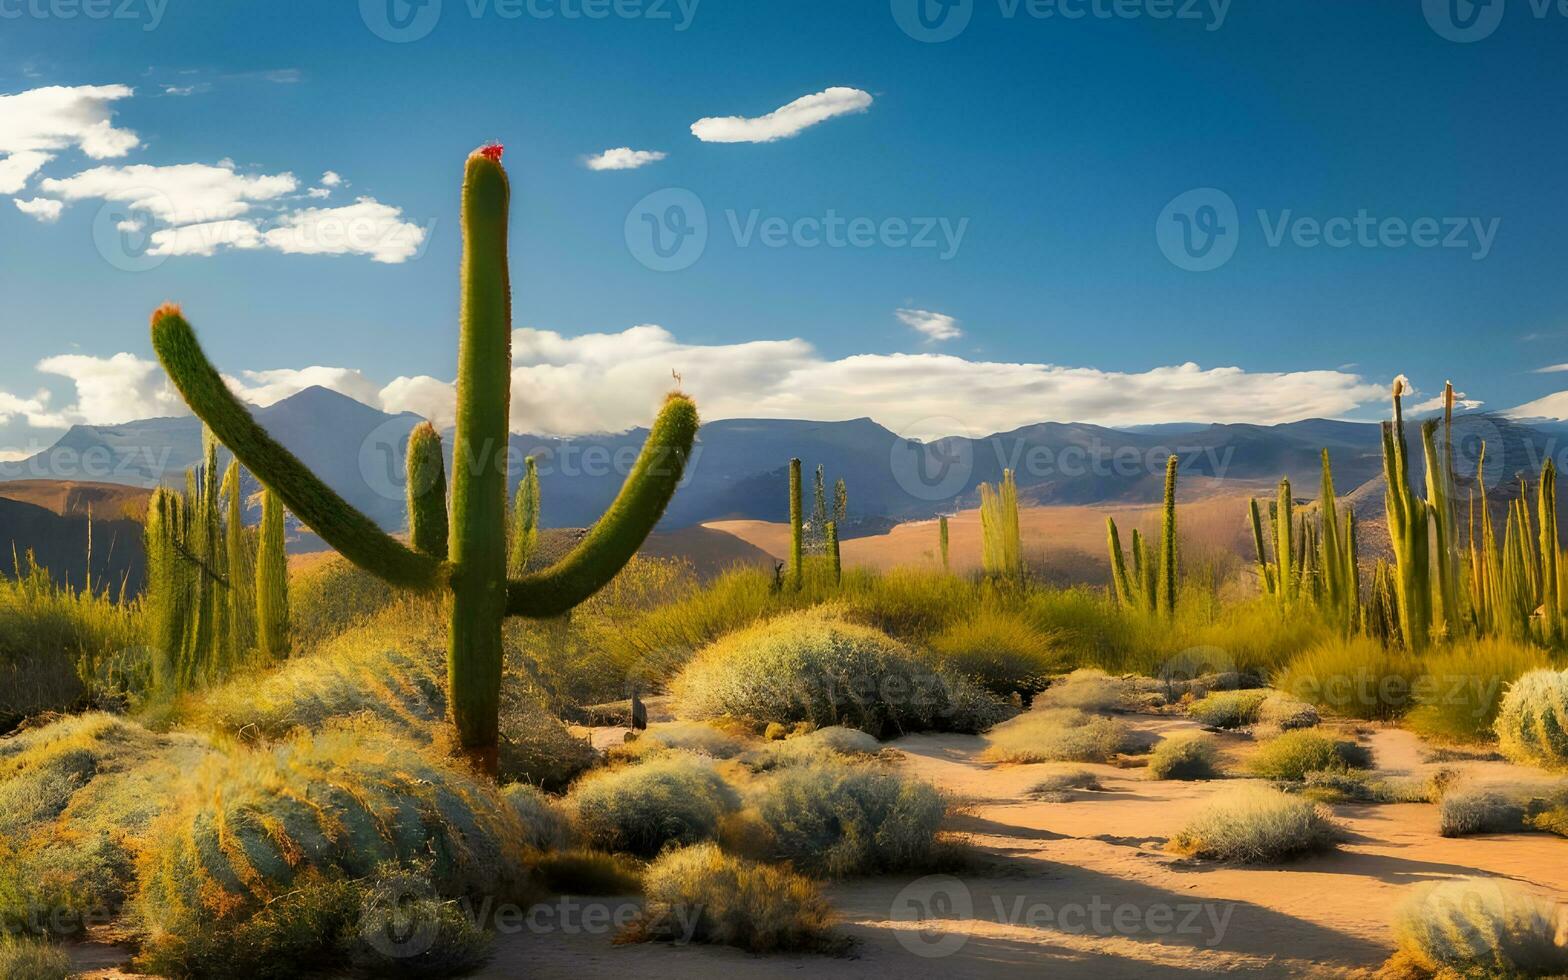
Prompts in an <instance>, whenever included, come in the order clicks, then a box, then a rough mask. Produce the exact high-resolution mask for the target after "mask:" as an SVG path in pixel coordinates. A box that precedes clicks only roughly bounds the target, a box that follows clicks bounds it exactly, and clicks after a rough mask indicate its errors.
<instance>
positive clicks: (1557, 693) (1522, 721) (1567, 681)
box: [1493, 670, 1568, 769]
mask: <svg viewBox="0 0 1568 980" xmlns="http://www.w3.org/2000/svg"><path fill="white" fill-rule="evenodd" d="M1493 727H1494V729H1495V730H1496V732H1497V747H1498V748H1499V749H1501V750H1502V752H1503V754H1504V755H1506V756H1508V757H1509V758H1510V759H1512V760H1514V761H1515V762H1522V763H1525V764H1527V765H1537V766H1544V767H1546V768H1548V769H1562V768H1568V671H1555V670H1535V671H1531V672H1530V673H1528V674H1525V675H1524V676H1522V677H1520V678H1519V679H1518V680H1516V681H1514V682H1513V683H1512V684H1510V685H1509V686H1508V693H1506V694H1504V695H1503V701H1502V705H1501V706H1500V707H1499V708H1498V712H1497V721H1496V723H1495V724H1494V726H1493Z"/></svg>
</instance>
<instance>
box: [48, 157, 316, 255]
mask: <svg viewBox="0 0 1568 980" xmlns="http://www.w3.org/2000/svg"><path fill="white" fill-rule="evenodd" d="M39 186H40V187H42V188H43V189H44V190H45V191H47V192H49V193H50V194H57V195H59V196H60V197H63V198H65V199H66V200H69V201H79V200H84V199H87V198H101V199H103V200H106V201H117V202H120V203H122V204H125V205H126V206H127V207H129V208H131V209H132V210H137V211H146V212H148V213H149V214H151V215H152V216H153V217H155V218H157V219H158V220H159V221H162V222H164V223H166V224H171V225H192V224H201V223H207V222H214V221H221V220H224V219H227V218H237V217H239V216H240V215H243V214H246V213H247V212H249V211H250V210H251V208H252V206H254V205H255V204H256V203H258V202H263V201H272V200H275V199H277V198H279V197H282V196H283V195H285V194H291V193H293V192H294V190H295V188H297V187H298V186H299V182H298V181H297V180H295V179H294V175H293V174H290V173H281V174H259V175H256V176H247V175H245V174H242V173H239V172H238V171H236V170H235V169H234V164H233V162H232V161H227V160H225V161H222V162H221V163H220V165H218V166H209V165H208V164H204V163H181V164H175V165H173V166H167V167H157V166H150V165H148V164H135V165H133V166H129V167H94V168H93V169H91V170H84V171H83V172H81V173H79V174H77V175H76V176H74V177H66V178H64V179H48V180H44V181H43V182H42V183H41V184H40V185H39ZM208 254H210V253H208Z"/></svg>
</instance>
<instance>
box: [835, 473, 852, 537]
mask: <svg viewBox="0 0 1568 980" xmlns="http://www.w3.org/2000/svg"><path fill="white" fill-rule="evenodd" d="M848 516H849V487H848V486H846V485H845V483H844V478H843V477H839V478H838V479H837V480H834V481H833V521H834V523H836V524H838V526H839V527H843V526H844V518H846V517H848Z"/></svg>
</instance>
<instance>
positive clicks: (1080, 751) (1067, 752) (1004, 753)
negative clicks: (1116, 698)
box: [985, 708, 1136, 762]
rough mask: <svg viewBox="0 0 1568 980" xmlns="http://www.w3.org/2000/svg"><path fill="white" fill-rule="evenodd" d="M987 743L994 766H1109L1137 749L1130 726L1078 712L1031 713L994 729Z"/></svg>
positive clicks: (1042, 710)
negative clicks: (1045, 763) (1084, 763)
mask: <svg viewBox="0 0 1568 980" xmlns="http://www.w3.org/2000/svg"><path fill="white" fill-rule="evenodd" d="M986 742H987V745H986V750H985V758H987V759H989V760H991V761H994V762H1106V761H1109V760H1110V758H1111V757H1112V756H1114V755H1116V754H1118V753H1121V752H1128V751H1131V750H1132V749H1134V748H1136V743H1135V740H1134V735H1133V732H1132V729H1131V728H1129V727H1128V726H1127V723H1126V722H1123V721H1121V720H1119V719H1116V718H1106V717H1102V716H1099V715H1091V714H1086V713H1084V712H1082V711H1079V710H1077V709H1076V708H1036V709H1035V710H1033V711H1027V712H1025V713H1023V714H1021V715H1019V716H1018V717H1016V718H1013V719H1012V720H1010V721H1006V722H1003V723H1002V724H1000V725H997V726H996V727H995V728H993V729H992V730H991V732H990V733H989V734H988V735H987V736H986Z"/></svg>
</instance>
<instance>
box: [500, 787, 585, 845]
mask: <svg viewBox="0 0 1568 980" xmlns="http://www.w3.org/2000/svg"><path fill="white" fill-rule="evenodd" d="M501 795H502V796H503V797H505V799H506V802H507V803H509V804H511V806H512V809H513V810H514V811H515V812H516V813H517V819H518V820H519V821H520V822H521V823H522V826H523V841H524V842H525V843H526V844H527V845H528V846H529V847H532V848H534V849H535V850H539V851H554V850H560V849H561V848H564V847H567V846H568V845H569V844H571V840H572V823H571V820H570V818H568V817H567V815H566V814H565V812H563V809H562V807H561V806H560V805H559V804H557V803H556V801H555V800H553V799H551V798H550V797H549V796H548V795H546V794H545V792H544V791H543V790H541V789H539V788H538V787H537V786H530V785H529V784H528V783H512V784H511V785H509V786H505V787H502V789H501Z"/></svg>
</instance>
